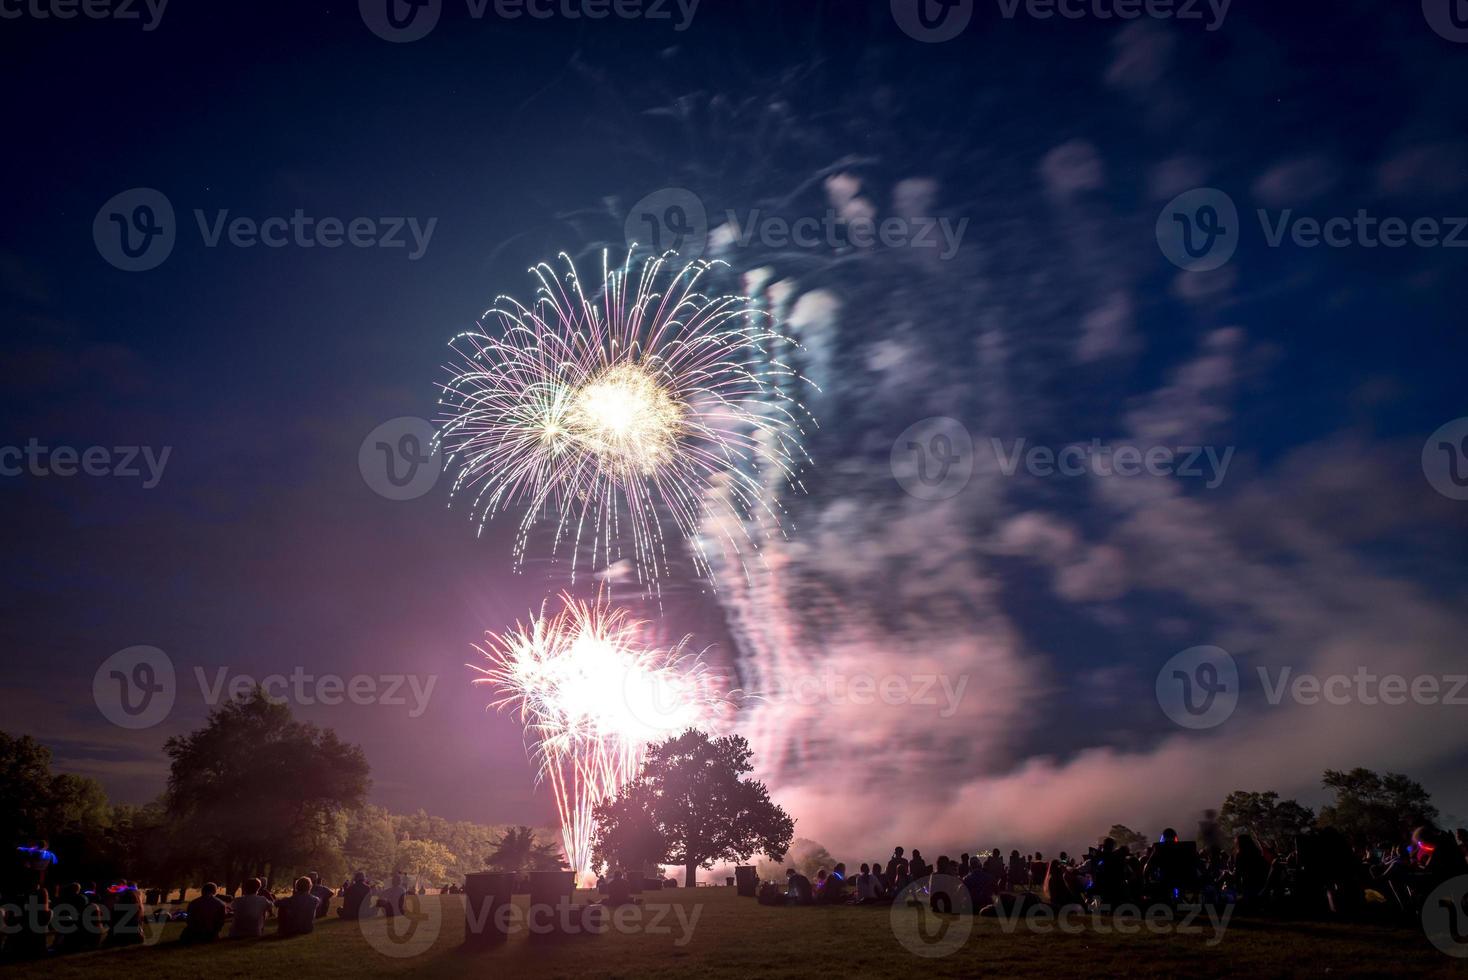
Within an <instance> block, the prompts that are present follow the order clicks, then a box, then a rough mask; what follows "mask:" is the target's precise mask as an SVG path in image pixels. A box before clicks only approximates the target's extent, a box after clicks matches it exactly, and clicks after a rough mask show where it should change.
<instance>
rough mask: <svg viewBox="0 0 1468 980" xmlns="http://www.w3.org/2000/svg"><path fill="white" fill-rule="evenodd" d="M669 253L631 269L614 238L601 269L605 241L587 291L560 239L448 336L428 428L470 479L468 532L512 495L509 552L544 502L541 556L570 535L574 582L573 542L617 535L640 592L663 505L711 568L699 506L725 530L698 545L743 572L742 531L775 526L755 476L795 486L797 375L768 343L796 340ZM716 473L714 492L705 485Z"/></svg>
mask: <svg viewBox="0 0 1468 980" xmlns="http://www.w3.org/2000/svg"><path fill="white" fill-rule="evenodd" d="M670 257H672V253H668V255H666V256H663V257H659V258H648V259H646V260H644V261H643V262H642V264H641V267H640V269H638V270H634V269H633V267H632V257H631V255H630V254H629V256H628V259H627V262H626V263H625V264H624V265H623V266H622V267H621V268H620V269H613V268H609V267H608V266H607V257H606V255H605V253H604V254H603V256H602V281H601V284H600V288H599V289H598V290H597V291H596V292H595V294H594V295H593V296H591V297H588V296H587V295H586V293H585V291H584V290H583V287H582V282H581V279H580V277H579V276H578V274H577V272H576V267H575V265H574V264H573V263H572V261H571V259H570V258H569V257H568V256H566V255H565V254H564V253H562V255H561V259H562V260H563V261H564V262H565V265H566V270H565V273H564V275H557V274H556V272H555V270H554V269H552V268H551V267H550V266H549V265H548V264H546V263H541V264H540V265H538V266H536V267H535V268H534V269H533V270H532V271H533V273H534V274H535V276H536V277H537V279H538V280H539V283H540V287H539V289H538V291H537V295H536V299H535V302H534V304H533V306H530V307H526V306H524V305H522V304H520V303H518V302H517V301H515V300H513V299H510V298H508V297H501V298H500V299H499V300H497V301H496V304H495V306H494V307H492V308H491V309H490V310H488V311H486V313H485V314H484V316H483V317H482V318H481V321H480V327H481V329H479V330H476V331H470V332H467V333H464V334H460V335H459V336H458V337H455V338H454V340H453V342H452V343H451V345H450V346H451V347H452V348H453V349H454V351H455V353H457V354H458V355H459V357H460V358H461V361H460V363H458V364H456V365H450V366H449V367H448V371H449V374H450V378H449V380H448V381H447V382H445V383H442V384H441V385H440V388H441V389H442V391H443V396H442V398H441V400H440V401H441V404H442V405H443V406H444V407H445V412H444V417H443V418H441V420H440V421H441V423H442V428H441V432H440V440H441V442H442V444H443V448H444V450H445V453H446V454H447V456H448V463H449V465H450V466H451V467H456V468H457V473H456V475H455V478H454V482H453V487H452V491H451V495H452V496H454V497H457V496H459V495H460V494H472V495H473V503H472V505H471V506H472V509H473V511H474V512H475V513H476V514H477V515H478V518H479V529H480V531H482V530H483V527H484V524H485V523H486V522H487V521H488V520H490V519H491V518H492V517H494V516H495V515H497V514H499V513H501V512H503V511H507V510H510V509H512V508H516V507H521V506H523V511H522V512H521V513H520V517H519V524H518V533H517V536H516V541H515V546H514V559H515V564H516V565H517V566H521V565H523V563H524V561H525V557H526V553H527V548H528V545H529V537H530V533H531V531H532V530H533V529H534V528H535V527H536V525H537V524H538V523H539V522H540V521H541V520H542V519H543V518H548V519H549V520H552V521H554V535H553V540H552V545H551V552H552V554H553V555H554V554H555V553H556V551H557V549H558V548H559V547H560V546H561V545H562V543H563V542H569V545H570V548H571V552H572V557H571V575H572V581H574V580H575V573H576V568H577V562H578V559H579V557H580V556H581V554H582V552H583V551H589V558H590V561H591V562H592V563H593V565H595V564H596V563H597V562H598V559H599V558H600V559H601V561H602V562H604V564H607V565H610V564H611V563H612V562H613V561H614V560H617V559H619V558H621V557H622V555H623V550H622V549H623V547H624V543H625V542H629V541H630V551H631V557H632V559H633V565H634V566H635V568H636V570H637V578H638V581H639V582H640V583H642V585H643V586H644V587H645V588H651V589H652V590H653V591H654V592H658V591H659V580H660V578H661V576H662V575H663V574H664V573H665V572H666V571H667V569H668V565H669V556H668V540H667V538H666V536H665V533H664V527H663V518H664V517H666V518H667V519H670V520H671V521H672V522H673V524H674V525H675V526H676V528H677V529H678V531H679V532H680V534H681V535H682V537H683V538H684V539H686V540H687V541H688V542H689V545H690V553H691V555H692V559H693V563H694V570H695V572H696V573H697V574H699V575H701V576H704V577H706V578H708V579H709V580H710V582H711V584H712V580H713V564H712V563H711V561H710V558H711V554H710V551H709V548H708V546H707V544H706V540H708V539H706V537H705V536H704V535H701V534H700V533H699V531H700V527H701V526H710V522H707V521H706V520H705V518H706V517H708V516H710V515H709V514H708V510H709V508H710V507H720V508H723V509H724V510H725V511H727V513H726V514H725V515H723V516H726V517H727V518H729V519H728V520H721V521H717V522H712V524H713V525H714V526H719V527H722V528H724V529H726V533H725V534H723V535H722V536H720V537H718V538H715V539H713V540H714V541H715V542H716V544H717V548H716V549H715V554H714V555H713V557H717V558H719V559H720V562H719V564H720V565H721V566H728V565H731V564H732V565H734V566H737V567H738V568H739V569H740V570H741V571H742V572H743V574H744V575H745V576H746V577H748V576H749V575H750V568H749V558H750V556H751V555H758V552H759V547H758V541H759V540H763V539H765V538H766V537H768V536H769V535H770V533H771V531H772V530H773V531H774V532H776V533H778V534H780V535H783V534H784V533H785V530H786V528H785V517H784V510H783V508H782V507H781V505H780V504H779V501H778V495H777V494H774V493H771V492H770V490H769V488H770V486H771V485H772V484H773V483H774V482H777V481H779V482H783V483H785V484H788V485H790V486H793V487H795V488H797V489H800V488H801V485H800V482H799V471H800V470H801V468H802V467H803V466H804V464H805V463H806V462H808V460H807V458H806V455H805V452H804V449H803V446H802V443H803V439H804V436H805V426H806V425H812V426H813V425H814V420H813V419H812V418H811V416H810V414H809V412H807V411H806V409H805V407H804V406H803V405H802V404H801V402H800V401H799V400H798V399H797V398H796V397H795V396H794V394H793V391H794V389H796V388H797V387H798V385H799V384H800V383H802V382H803V379H801V378H800V376H799V374H798V373H797V372H796V371H795V369H794V368H792V367H791V366H790V365H789V364H788V363H786V362H785V361H784V360H782V353H781V352H782V351H785V350H793V349H794V348H795V344H794V342H793V341H791V340H790V339H789V338H787V337H785V336H783V335H781V334H779V333H777V332H776V331H775V330H774V329H773V323H774V318H773V317H771V316H770V315H769V314H768V313H766V312H763V311H761V310H760V309H759V308H758V307H757V306H756V304H754V303H752V302H751V301H750V300H749V299H748V298H747V297H745V296H739V295H726V296H717V297H712V296H708V295H705V294H704V293H702V292H700V291H699V289H698V285H699V281H700V279H702V278H703V277H704V276H705V275H706V274H707V273H708V271H709V269H710V268H712V267H713V265H714V264H715V263H711V262H702V261H698V262H690V263H688V264H686V265H683V266H682V267H681V268H677V269H676V270H674V269H673V267H672V266H671V265H670V264H669V259H670ZM634 282H635V287H634V285H633V284H634ZM490 321H493V322H495V323H497V325H498V326H499V328H500V329H499V330H497V331H496V330H493V329H490V328H489V327H488V326H487V325H486V324H487V323H488V322H490ZM718 484H724V485H725V490H724V492H722V493H711V492H710V491H711V490H712V489H713V488H714V487H715V486H716V485H718ZM751 526H752V527H754V528H757V529H758V533H750V531H748V530H746V529H747V528H750V527H751Z"/></svg>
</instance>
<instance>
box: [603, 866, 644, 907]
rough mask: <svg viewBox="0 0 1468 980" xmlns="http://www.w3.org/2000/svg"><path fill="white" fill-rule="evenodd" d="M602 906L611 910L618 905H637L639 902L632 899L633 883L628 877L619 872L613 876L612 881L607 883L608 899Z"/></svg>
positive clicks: (605, 899) (604, 900)
mask: <svg viewBox="0 0 1468 980" xmlns="http://www.w3.org/2000/svg"><path fill="white" fill-rule="evenodd" d="M602 904H603V905H605V906H607V907H608V908H611V907H613V906H617V905H637V904H639V902H638V900H637V899H635V898H633V897H632V882H630V881H628V880H627V875H626V874H625V873H623V872H622V871H620V870H618V871H616V872H614V873H613V874H612V877H611V880H610V881H608V882H607V897H606V898H604V899H602Z"/></svg>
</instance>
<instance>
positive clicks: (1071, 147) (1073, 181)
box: [1040, 139, 1106, 198]
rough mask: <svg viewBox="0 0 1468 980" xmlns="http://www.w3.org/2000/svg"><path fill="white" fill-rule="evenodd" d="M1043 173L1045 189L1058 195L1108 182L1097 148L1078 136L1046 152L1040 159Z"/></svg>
mask: <svg viewBox="0 0 1468 980" xmlns="http://www.w3.org/2000/svg"><path fill="white" fill-rule="evenodd" d="M1040 176H1041V177H1042V178H1044V181H1045V187H1046V189H1047V190H1048V191H1049V192H1050V193H1051V194H1052V195H1054V196H1055V197H1058V198H1067V197H1071V196H1073V195H1075V194H1078V193H1080V192H1081V191H1095V190H1100V189H1101V188H1102V187H1104V186H1106V172H1105V169H1104V168H1103V167H1102V165H1101V157H1100V156H1099V155H1098V154H1097V153H1096V148H1095V147H1094V146H1092V145H1091V144H1090V143H1088V142H1086V141H1085V140H1079V139H1077V140H1071V141H1070V142H1068V143H1062V144H1061V145H1059V146H1057V147H1055V148H1054V149H1052V150H1051V151H1050V152H1048V153H1046V154H1045V156H1044V158H1043V159H1042V160H1041V161H1040Z"/></svg>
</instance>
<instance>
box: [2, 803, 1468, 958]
mask: <svg viewBox="0 0 1468 980" xmlns="http://www.w3.org/2000/svg"><path fill="white" fill-rule="evenodd" d="M57 863H58V862H57V857H56V855H55V854H54V853H53V852H51V851H50V850H49V849H48V848H47V846H46V842H45V841H33V842H31V843H29V844H27V845H25V846H22V847H20V848H19V849H18V852H17V861H16V862H15V869H16V871H15V873H14V874H12V875H10V876H8V878H7V880H6V881H5V882H4V883H3V885H0V889H3V890H0V909H3V922H0V926H3V928H0V943H3V946H0V954H3V956H4V957H5V958H6V959H27V958H36V957H41V956H46V955H52V954H64V953H74V952H80V951H84V950H95V949H98V948H101V947H103V946H129V945H139V944H142V943H144V942H146V941H147V939H148V938H149V935H150V933H149V928H150V926H151V927H153V928H157V927H158V924H160V923H166V922H170V921H174V922H182V923H183V929H182V931H181V933H180V934H179V937H178V941H179V942H181V943H188V944H195V943H211V942H215V941H217V940H219V939H221V938H230V939H247V938H258V937H262V936H266V935H270V934H274V935H277V936H280V937H291V936H300V935H305V934H307V933H310V932H312V931H313V929H314V928H315V924H316V922H317V921H319V920H321V919H323V918H326V917H327V916H330V915H331V914H332V912H333V910H334V911H335V915H336V917H338V918H340V919H344V920H352V921H355V920H359V919H361V918H364V917H371V916H377V915H387V916H394V915H402V914H405V911H406V910H405V901H406V898H407V896H408V895H409V894H412V893H413V886H412V885H410V884H409V883H408V882H407V881H406V879H405V876H403V875H402V874H394V875H392V877H391V879H390V880H389V881H388V883H387V884H385V885H377V884H374V883H373V882H371V881H370V880H369V879H368V878H367V875H366V874H364V873H362V872H358V873H357V874H356V875H354V876H353V877H352V878H351V879H350V880H348V881H344V882H343V883H342V886H341V888H340V889H335V890H334V889H332V888H330V887H328V886H326V885H324V884H323V883H322V881H321V876H320V875H319V874H315V873H313V874H310V875H304V876H302V877H300V878H297V879H296V880H295V881H294V882H293V883H292V885H291V887H290V890H289V894H285V895H280V896H277V895H276V894H274V893H273V890H272V889H271V888H270V887H268V886H267V885H266V883H265V882H264V881H262V880H261V879H260V878H251V879H249V880H247V881H245V882H243V884H242V886H241V887H240V889H239V894H230V893H225V892H223V891H221V889H220V888H219V887H218V886H217V885H216V884H214V883H213V882H206V883H205V884H204V885H203V887H202V888H201V889H200V891H199V895H198V897H196V898H194V899H193V900H192V901H190V902H188V903H187V905H186V906H184V907H183V908H181V909H180V908H177V907H176V906H175V907H173V908H172V909H170V908H169V907H168V906H166V905H165V904H164V903H162V902H161V901H160V896H159V895H158V893H157V892H156V890H155V891H153V892H151V893H149V894H148V895H147V896H146V897H147V899H148V902H147V905H150V906H152V907H153V911H151V912H149V911H147V910H146V909H147V907H146V906H145V904H144V893H143V891H142V890H141V889H140V887H139V885H138V883H137V882H135V881H115V882H111V883H108V884H106V885H104V886H102V887H99V886H98V885H97V884H95V883H82V882H76V881H70V882H65V881H62V882H57V883H53V882H48V880H47V879H48V877H49V878H54V877H55V875H54V870H55V868H56V866H57ZM1465 875H1468V830H1463V829H1460V830H1458V831H1457V832H1456V834H1450V833H1447V832H1446V831H1442V830H1438V829H1437V828H1434V827H1419V828H1418V829H1417V830H1416V831H1415V832H1414V833H1413V834H1412V835H1411V837H1410V839H1408V840H1403V841H1393V842H1385V843H1381V844H1375V845H1369V846H1360V847H1353V846H1352V845H1351V843H1350V842H1349V841H1348V840H1347V838H1346V837H1345V836H1344V835H1343V834H1341V833H1340V832H1339V831H1337V830H1335V829H1334V828H1331V827H1324V828H1320V829H1317V830H1312V831H1309V832H1306V833H1302V834H1299V835H1297V836H1295V837H1294V838H1293V839H1292V841H1291V842H1290V844H1289V846H1288V847H1282V846H1278V845H1276V844H1275V843H1274V842H1270V841H1261V840H1256V839H1255V837H1254V836H1253V835H1251V834H1248V833H1241V834H1238V835H1237V836H1236V837H1235V838H1234V839H1233V841H1232V846H1231V847H1230V846H1225V845H1224V844H1223V843H1221V842H1215V843H1207V842H1204V843H1203V846H1199V842H1198V841H1184V840H1180V839H1179V837H1178V834H1177V832H1176V831H1174V830H1172V829H1171V828H1168V829H1166V830H1164V831H1162V833H1161V834H1160V835H1159V836H1158V838H1157V840H1156V841H1154V842H1152V843H1150V844H1148V845H1146V846H1145V847H1138V848H1133V847H1130V846H1127V845H1125V844H1118V843H1117V842H1116V841H1115V840H1113V839H1112V838H1110V837H1108V838H1106V839H1104V840H1102V841H1101V843H1100V844H1099V845H1098V846H1096V847H1093V848H1090V849H1089V850H1088V851H1087V852H1086V853H1085V854H1083V855H1079V854H1078V855H1075V856H1072V855H1070V854H1067V853H1066V852H1064V851H1062V852H1060V853H1059V854H1058V855H1056V856H1055V857H1053V858H1050V859H1048V860H1047V859H1046V857H1045V856H1044V855H1043V854H1041V853H1030V854H1021V853H1020V852H1019V851H1018V850H1011V851H1010V852H1009V854H1008V856H1005V854H1004V852H1003V851H1002V850H1001V849H1000V848H997V847H996V848H994V849H992V850H990V851H987V852H984V853H981V854H976V855H969V854H961V855H959V857H958V858H957V859H953V858H950V857H948V856H947V855H942V856H939V857H938V859H937V860H936V861H934V862H933V863H931V864H930V863H929V862H928V860H927V859H926V858H924V857H923V854H922V852H921V851H919V850H918V849H916V848H914V849H913V850H912V852H911V853H910V854H909V853H908V852H907V851H906V850H905V849H904V848H902V847H897V848H894V849H893V851H892V854H891V856H890V857H888V858H886V859H885V860H877V861H871V862H867V863H862V864H860V865H858V866H857V870H856V872H855V873H851V872H850V871H849V869H848V867H847V865H846V864H845V863H835V864H833V866H832V867H830V868H825V867H822V868H819V869H818V870H817V871H816V873H815V877H814V880H812V879H811V878H810V877H808V876H807V875H805V874H802V873H801V872H800V871H798V870H797V869H795V868H788V869H787V870H786V873H785V880H784V881H783V882H764V883H762V884H761V885H760V886H759V888H758V897H759V900H760V902H761V903H764V904H773V905H891V904H892V903H894V902H898V901H902V902H911V901H922V902H929V903H931V905H932V907H933V909H934V910H935V911H940V912H944V911H946V912H960V911H965V910H971V911H973V912H974V913H977V914H980V915H986V914H987V915H997V914H999V913H1000V912H1001V911H1005V910H1010V909H1012V910H1023V909H1024V908H1026V907H1029V906H1033V905H1035V904H1036V903H1042V904H1044V905H1047V906H1049V907H1051V908H1054V909H1061V908H1064V907H1067V906H1074V907H1080V908H1085V909H1091V910H1103V909H1108V908H1111V909H1115V908H1118V907H1121V906H1124V905H1135V906H1138V907H1141V906H1147V905H1152V904H1157V903H1164V904H1180V903H1184V902H1199V903H1210V904H1218V905H1230V906H1235V907H1237V908H1238V909H1239V910H1240V911H1250V910H1251V911H1256V912H1260V913H1265V914H1282V915H1292V916H1298V915H1305V916H1315V915H1328V916H1340V917H1355V916H1364V915H1369V914H1372V913H1376V914H1380V915H1390V914H1392V913H1397V914H1401V915H1415V914H1417V913H1418V912H1419V911H1420V910H1421V908H1422V904H1423V901H1424V900H1425V898H1426V897H1427V895H1429V894H1430V893H1431V892H1432V891H1433V889H1435V888H1436V887H1437V886H1438V885H1440V884H1442V883H1443V882H1446V881H1449V880H1452V879H1454V878H1458V877H1459V876H1465ZM601 890H602V891H604V892H605V893H606V897H605V899H604V901H603V903H602V904H604V905H607V906H616V905H623V904H633V903H636V902H637V901H638V900H637V899H635V898H633V897H632V894H631V892H632V887H631V883H630V882H629V881H628V880H627V878H626V877H625V875H623V874H622V873H621V872H618V873H616V874H614V875H612V876H611V877H610V878H608V879H605V880H604V881H603V882H601ZM441 891H442V893H445V894H454V893H458V892H459V891H460V889H459V888H458V886H456V885H450V886H446V887H445V888H443V889H442V890H441ZM424 892H425V889H423V888H422V887H421V886H420V887H418V889H417V893H418V894H420V895H421V894H424ZM965 907H966V908H965ZM271 920H274V922H275V928H274V931H273V933H272V932H271V930H270V928H269V923H270V922H271ZM153 935H155V936H156V935H157V933H153Z"/></svg>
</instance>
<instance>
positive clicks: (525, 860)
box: [485, 824, 566, 874]
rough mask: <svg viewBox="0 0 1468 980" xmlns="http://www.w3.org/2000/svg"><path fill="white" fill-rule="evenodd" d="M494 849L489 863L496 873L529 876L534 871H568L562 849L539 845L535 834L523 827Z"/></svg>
mask: <svg viewBox="0 0 1468 980" xmlns="http://www.w3.org/2000/svg"><path fill="white" fill-rule="evenodd" d="M490 846H491V848H492V850H491V851H490V852H489V857H487V858H485V863H486V864H487V865H488V866H489V868H490V870H492V871H512V872H514V873H516V874H527V873H529V872H531V871H563V870H565V868H566V862H565V861H563V860H561V854H560V848H558V847H557V846H556V845H555V844H542V843H540V842H538V841H537V840H536V839H535V831H534V830H533V829H531V828H530V827H527V826H525V825H523V824H522V825H520V826H518V827H510V828H509V829H508V830H506V831H505V832H504V834H503V835H502V836H501V837H500V839H499V840H497V841H492V842H491V845H490Z"/></svg>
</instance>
